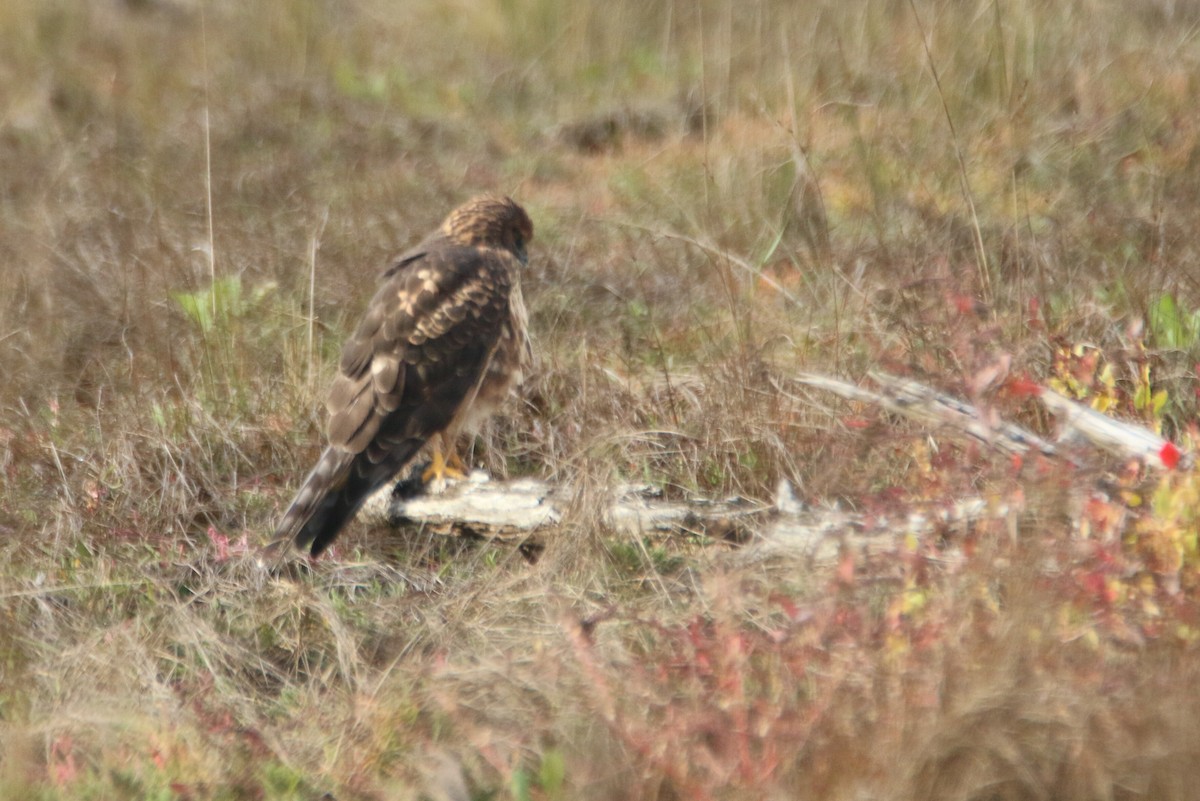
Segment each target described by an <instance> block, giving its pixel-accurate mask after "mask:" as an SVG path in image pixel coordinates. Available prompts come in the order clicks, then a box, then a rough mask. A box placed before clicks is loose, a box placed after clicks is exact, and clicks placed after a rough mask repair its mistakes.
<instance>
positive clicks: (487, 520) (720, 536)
mask: <svg viewBox="0 0 1200 801" xmlns="http://www.w3.org/2000/svg"><path fill="white" fill-rule="evenodd" d="M871 378H872V380H873V381H874V382H875V384H876V385H878V386H879V387H880V390H879V391H873V390H870V389H865V388H863V387H859V386H856V385H854V384H849V383H846V382H844V381H840V380H838V379H833V378H828V377H826V376H819V375H801V376H798V377H797V378H795V379H794V384H796V385H803V386H808V387H812V388H817V389H821V390H824V391H828V392H832V393H834V394H837V395H840V396H842V397H845V398H847V399H850V400H854V401H860V402H868V403H874V404H877V405H879V406H881V407H882V408H884V409H887V410H888V411H890V412H893V413H896V414H900V415H903V416H905V417H908V418H910V419H913V420H917V421H919V422H921V423H923V424H926V425H931V426H933V427H936V428H939V429H942V430H950V431H952V432H956V433H959V434H962V435H965V436H968V437H971V438H973V439H975V440H977V441H979V442H982V443H985V444H987V445H990V446H992V447H994V448H996V449H998V450H1000V451H1002V452H1005V453H1010V454H1011V453H1015V454H1020V453H1027V452H1030V451H1033V452H1037V453H1040V454H1041V455H1043V456H1045V457H1047V458H1050V459H1059V460H1062V461H1063V462H1064V463H1066V464H1071V465H1076V464H1077V462H1076V456H1074V455H1066V454H1064V453H1063V452H1062V449H1061V448H1059V447H1058V446H1057V445H1055V444H1052V443H1050V442H1048V441H1046V440H1044V439H1042V438H1041V437H1039V436H1037V435H1036V434H1034V433H1033V432H1031V431H1028V430H1026V429H1024V428H1021V427H1020V426H1017V425H1014V424H1011V423H1007V422H1005V421H1003V420H999V419H995V418H994V415H991V414H988V413H985V412H984V411H982V410H980V409H978V408H977V407H975V406H972V405H971V404H969V403H967V402H966V401H962V400H960V399H958V398H955V397H953V396H950V395H946V394H945V393H942V392H939V391H937V390H935V389H932V388H930V387H927V386H925V385H923V384H920V383H917V382H915V381H912V380H909V379H901V378H896V377H893V376H889V375H886V374H883V373H872V374H871ZM776 389H777V390H778V391H780V392H781V393H784V394H788V393H787V390H785V389H784V388H783V387H780V386H776ZM1037 396H1038V397H1039V398H1040V399H1041V401H1042V402H1043V403H1044V404H1045V405H1046V406H1047V408H1049V409H1050V410H1051V411H1052V412H1054V413H1055V414H1056V415H1057V416H1058V417H1059V418H1060V419H1061V420H1062V421H1063V428H1064V432H1065V434H1067V435H1069V436H1073V437H1080V438H1082V439H1084V440H1086V441H1087V442H1089V443H1090V444H1091V445H1093V446H1094V447H1096V448H1098V449H1100V450H1102V451H1106V452H1108V453H1112V454H1116V455H1118V456H1120V457H1121V458H1135V457H1136V458H1140V459H1142V460H1143V461H1144V462H1145V463H1146V464H1147V465H1149V466H1151V467H1156V468H1167V469H1171V468H1178V469H1191V468H1192V466H1193V458H1192V456H1191V454H1186V453H1182V452H1181V451H1179V450H1178V449H1177V448H1175V446H1174V445H1172V444H1171V443H1170V442H1168V441H1166V440H1164V439H1162V438H1161V437H1159V436H1158V435H1157V434H1154V433H1153V432H1151V431H1149V430H1148V429H1146V428H1144V427H1142V426H1139V425H1137V424H1135V423H1128V422H1123V421H1118V420H1114V419H1112V418H1109V417H1106V416H1104V415H1102V414H1100V413H1098V412H1096V411H1094V410H1092V409H1089V408H1087V407H1086V406H1083V405H1082V404H1079V403H1077V402H1075V401H1071V400H1068V399H1066V398H1063V397H1062V396H1060V395H1057V394H1055V393H1054V392H1052V391H1051V390H1049V389H1047V388H1044V387H1043V388H1038V392H1037ZM420 467H423V466H420ZM420 467H418V468H416V469H414V471H413V475H420ZM570 502H571V491H570V489H569V488H564V487H558V486H552V485H550V484H547V483H546V482H543V481H539V480H536V479H531V478H523V479H518V480H515V481H492V480H490V479H489V478H488V477H487V476H486V475H485V474H484V473H482V472H475V473H472V474H471V476H469V477H468V479H467V480H465V481H461V482H453V483H451V484H450V485H449V486H446V487H443V488H433V489H432V490H431V489H429V488H426V487H425V486H424V485H423V484H421V482H420V481H419V480H417V479H415V478H410V479H408V480H406V481H403V482H401V484H400V485H399V486H398V487H397V488H396V489H395V490H393V489H392V488H388V489H386V490H383V491H381V492H379V493H377V494H376V495H375V496H373V497H372V498H371V499H370V500H369V501H368V502H367V505H366V507H365V508H364V510H363V514H364V515H367V516H369V517H373V518H374V519H375V520H376V521H378V522H386V523H387V524H390V525H393V526H419V527H421V528H422V529H425V530H429V531H432V532H435V533H440V534H446V535H456V536H472V537H477V538H484V539H494V540H508V541H515V542H519V543H530V542H532V543H538V542H539V541H544V540H545V539H546V538H547V537H549V536H553V534H554V532H556V531H558V530H560V529H559V525H560V523H562V521H563V519H564V516H565V515H566V510H567V509H568V508H569V506H570ZM1021 512H1022V510H1021V509H1017V508H1012V507H1011V506H1010V505H1009V504H1007V503H1003V502H1000V501H989V500H987V499H984V498H968V499H965V500H957V501H947V502H945V503H944V504H925V505H923V506H920V507H914V506H910V507H908V508H906V509H904V510H901V511H899V512H898V513H896V514H895V515H892V516H881V515H878V514H876V515H871V516H866V515H861V514H854V513H850V512H846V511H842V510H839V509H814V508H810V507H807V506H805V505H804V504H803V503H801V502H800V501H798V500H797V499H796V497H795V495H794V494H793V492H792V488H791V485H790V484H788V483H787V482H786V481H783V482H780V484H779V487H778V488H777V490H776V493H775V498H774V499H773V501H772V502H771V503H763V502H755V501H749V500H746V499H743V498H730V499H726V500H709V499H703V498H697V499H687V500H668V499H666V498H665V497H664V494H663V492H662V491H661V490H658V489H656V488H653V487H647V486H634V485H626V486H621V487H617V488H615V489H613V490H612V491H611V492H610V493H609V497H608V500H607V502H606V503H605V504H604V505H603V509H602V511H601V515H600V521H601V525H603V526H605V527H607V528H608V529H610V530H611V531H612V532H613V533H614V534H615V535H617V536H624V537H637V538H645V537H652V538H667V537H671V536H675V535H683V536H688V537H692V538H699V539H701V540H706V541H715V542H727V543H731V544H736V545H744V546H746V548H747V551H748V554H749V555H751V556H753V555H767V554H773V553H786V554H793V555H800V556H804V557H808V558H812V559H815V560H817V561H827V560H831V559H834V558H836V557H837V555H838V554H839V552H840V551H841V550H842V549H843V548H846V547H850V548H854V549H857V550H865V551H868V552H870V551H873V550H888V549H891V548H894V547H895V544H896V542H897V539H898V538H899V537H901V536H904V535H908V534H923V533H928V532H930V531H934V530H937V529H942V528H947V527H949V528H955V527H961V526H965V525H971V524H974V523H978V522H981V521H1007V523H1008V525H1009V526H1010V527H1011V528H1012V530H1013V531H1015V530H1016V518H1017V516H1018V515H1019V514H1020V513H1021Z"/></svg>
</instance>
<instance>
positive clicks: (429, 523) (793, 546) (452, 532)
mask: <svg viewBox="0 0 1200 801" xmlns="http://www.w3.org/2000/svg"><path fill="white" fill-rule="evenodd" d="M568 501H569V498H568V497H567V495H566V494H565V493H564V492H563V491H562V489H561V488H555V487H552V486H551V485H549V484H547V483H546V482H543V481H539V480H536V479H530V478H522V479H517V480H515V481H493V480H491V479H489V478H488V477H487V476H486V475H485V474H484V473H482V472H479V471H476V472H474V473H472V474H471V476H470V477H469V478H468V479H467V480H466V481H460V482H451V483H450V484H449V485H448V486H446V487H444V488H443V489H441V491H437V492H431V493H428V494H421V495H419V496H417V497H414V498H408V499H405V498H396V497H393V495H392V490H391V489H390V488H389V489H388V490H385V491H381V492H379V493H376V495H375V496H373V497H372V498H371V499H370V500H369V501H368V502H367V505H366V506H365V507H364V509H363V512H362V514H364V515H365V516H367V517H368V519H374V520H375V521H376V522H379V523H387V524H389V525H392V526H396V527H404V526H419V527H421V528H422V529H423V530H427V531H431V532H434V533H438V534H444V535H447V536H470V537H475V538H483V539H489V540H498V541H502V542H513V543H528V542H533V543H538V544H542V543H545V542H546V541H547V540H548V539H549V538H551V537H553V536H554V534H555V532H556V531H558V530H560V529H559V523H561V521H562V520H563V516H564V513H565V510H566V509H567V507H568ZM1010 511H1011V510H1010V509H1009V507H1007V506H1006V505H1002V504H996V503H989V502H988V501H986V500H984V499H982V498H971V499H968V500H965V501H958V502H954V503H948V504H946V505H943V506H933V505H926V506H924V507H921V508H919V509H915V508H914V509H908V510H906V511H905V512H904V513H901V514H897V515H895V516H893V517H885V516H879V515H873V516H870V517H868V516H865V515H861V514H854V513H849V512H844V511H841V510H838V509H812V508H807V507H805V506H804V505H803V504H802V503H800V502H799V501H797V500H796V498H795V496H794V494H793V492H792V488H791V485H790V484H789V483H788V482H786V481H783V482H780V485H779V487H778V489H777V491H776V497H775V499H774V502H773V503H770V504H764V503H756V502H753V501H748V500H745V499H741V498H732V499H728V500H724V501H711V500H704V499H697V500H692V501H671V500H666V499H664V498H663V497H662V493H661V492H660V491H658V490H655V489H654V488H651V487H647V486H633V485H627V486H623V487H619V488H617V489H616V490H614V491H613V493H612V495H611V498H610V500H609V502H608V504H607V505H606V507H605V509H604V513H603V516H602V518H601V520H602V524H603V525H605V526H606V527H608V528H609V529H610V530H611V531H612V533H613V534H614V535H615V536H617V537H618V538H620V537H629V538H651V539H669V538H670V537H674V536H682V537H689V538H692V539H699V540H700V541H710V542H718V543H720V542H724V543H728V544H730V545H739V546H744V548H745V549H746V551H747V555H748V556H750V557H752V558H753V557H758V556H769V555H775V554H786V555H790V556H799V557H806V558H811V559H813V560H815V561H818V562H828V561H832V560H834V559H836V558H837V556H838V554H839V553H840V551H841V549H842V548H844V547H850V548H853V549H855V550H857V551H860V552H862V551H865V552H868V553H871V552H877V551H884V550H888V549H891V548H893V547H895V544H896V542H897V540H898V538H899V537H902V536H904V535H907V534H922V533H927V532H929V531H932V530H935V529H938V528H944V527H948V526H949V527H954V526H959V525H964V524H970V523H974V522H978V521H980V520H984V519H990V520H997V519H1003V518H1005V517H1006V516H1007V515H1009V514H1010Z"/></svg>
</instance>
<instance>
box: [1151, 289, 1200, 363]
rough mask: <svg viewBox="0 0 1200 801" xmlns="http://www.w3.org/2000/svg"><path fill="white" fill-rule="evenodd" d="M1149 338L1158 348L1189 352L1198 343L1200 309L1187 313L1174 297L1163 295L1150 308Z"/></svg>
mask: <svg viewBox="0 0 1200 801" xmlns="http://www.w3.org/2000/svg"><path fill="white" fill-rule="evenodd" d="M1149 317H1150V336H1151V340H1152V341H1153V343H1154V344H1155V345H1156V346H1158V347H1160V348H1170V349H1173V350H1190V349H1192V348H1193V347H1195V346H1196V343H1197V342H1200V309H1195V310H1193V311H1190V312H1189V311H1188V310H1187V309H1185V308H1183V307H1181V306H1180V305H1179V302H1178V301H1177V300H1176V299H1175V296H1174V295H1171V294H1169V293H1167V294H1163V295H1162V296H1161V297H1160V298H1159V299H1158V300H1157V301H1156V302H1155V303H1154V304H1153V305H1152V306H1151V307H1150V315H1149Z"/></svg>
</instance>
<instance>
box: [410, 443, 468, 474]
mask: <svg viewBox="0 0 1200 801" xmlns="http://www.w3.org/2000/svg"><path fill="white" fill-rule="evenodd" d="M445 444H446V438H445V437H443V436H441V435H438V438H437V440H436V441H435V442H434V443H433V458H432V460H431V462H430V464H429V467H426V468H425V472H424V473H422V474H421V480H422V481H423V482H425V483H426V484H428V483H430V482H431V481H434V480H437V479H440V480H442V481H445V480H446V479H449V478H452V479H455V480H456V481H462V480H463V479H465V478H466V477H467V466H466V465H465V464H463V463H462V459H459V458H458V454H457V453H455V452H454V448H453V447H451V448H449V449H448V452H447V453H446V454H443V453H442V448H444V447H445Z"/></svg>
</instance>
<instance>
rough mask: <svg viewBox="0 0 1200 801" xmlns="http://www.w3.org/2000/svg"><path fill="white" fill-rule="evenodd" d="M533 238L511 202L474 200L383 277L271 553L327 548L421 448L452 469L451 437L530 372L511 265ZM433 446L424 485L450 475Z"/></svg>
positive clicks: (521, 260)
mask: <svg viewBox="0 0 1200 801" xmlns="http://www.w3.org/2000/svg"><path fill="white" fill-rule="evenodd" d="M532 237H533V223H532V222H530V220H529V216H528V215H527V214H526V213H525V210H524V209H522V208H521V207H520V206H518V205H517V204H516V203H515V202H513V201H512V200H511V199H510V198H507V197H492V196H484V197H477V198H475V199H473V200H470V201H468V202H467V203H465V204H463V205H462V206H460V207H459V208H457V209H455V210H454V211H452V212H450V216H448V217H447V218H446V220H445V222H443V223H442V225H441V227H440V228H438V230H437V231H435V232H433V233H432V234H430V235H429V236H428V237H426V238H425V239H424V241H422V242H421V244H419V245H417V246H416V247H414V248H413V249H411V250H409V251H407V252H406V253H404V254H402V255H401V256H399V257H398V258H397V259H395V260H394V261H393V262H392V263H391V265H390V266H389V267H388V268H387V269H386V270H385V271H384V273H383V284H382V286H380V287H379V291H377V292H376V293H375V297H373V298H372V299H371V302H370V304H369V305H368V306H367V313H366V316H365V317H363V320H362V322H361V323H359V325H358V329H357V330H356V331H355V332H354V334H353V336H351V337H350V339H349V341H347V342H346V344H345V347H344V348H343V349H342V359H341V363H340V364H339V366H338V374H337V377H336V378H335V379H334V381H333V386H332V387H331V388H330V390H329V400H328V401H327V402H326V406H327V407H328V410H329V427H328V438H329V446H328V447H327V448H326V449H325V452H324V453H323V454H321V458H320V459H319V460H318V461H317V465H316V467H314V468H313V469H312V472H310V473H309V474H308V478H306V479H305V480H304V485H303V486H302V487H301V488H300V491H299V492H298V493H297V494H296V498H295V500H293V501H292V505H291V506H290V507H288V510H287V511H286V512H284V514H283V518H282V519H281V520H280V521H279V526H278V528H277V529H276V530H275V536H274V538H273V539H272V541H271V545H270V546H269V548H270V549H271V550H276V549H280V548H282V547H283V546H286V544H287V543H288V542H289V541H293V542H295V543H296V545H297V547H299V548H301V549H303V548H305V547H306V546H311V552H312V554H313V555H314V556H315V555H316V554H319V553H320V552H321V551H323V550H325V548H326V547H327V546H328V545H329V544H330V543H331V542H333V539H334V538H335V537H336V536H337V534H338V532H339V531H340V530H341V529H342V527H343V526H344V525H345V524H346V523H347V522H348V521H349V520H350V518H352V517H353V516H354V513H355V512H357V511H358V509H359V507H360V506H361V505H362V503H363V501H365V500H366V498H367V496H368V495H370V494H371V493H372V492H374V491H375V490H377V489H379V488H380V487H381V486H383V485H384V484H386V483H387V482H388V481H390V480H392V479H393V478H395V476H396V474H397V473H399V472H400V470H401V469H402V468H403V467H404V466H405V465H407V464H408V463H409V462H410V461H412V459H413V458H414V457H415V456H416V455H417V452H418V451H420V450H421V448H422V447H424V445H425V444H426V442H428V441H429V440H430V439H433V438H435V437H438V438H440V439H441V444H442V446H443V447H444V448H446V449H450V452H449V456H450V459H449V462H450V463H451V464H453V463H454V462H455V461H456V459H455V458H454V456H453V451H452V449H453V447H454V442H455V439H456V437H457V435H458V434H459V432H461V431H463V430H470V429H472V428H473V427H474V426H475V425H477V424H478V423H480V422H482V421H483V420H484V419H485V418H486V417H487V416H488V415H489V414H490V413H491V412H492V411H493V410H494V409H495V408H496V406H498V405H499V403H500V402H501V401H502V400H504V398H505V397H506V396H507V395H508V393H509V391H510V390H511V389H513V388H514V387H515V386H516V385H517V384H519V383H520V381H521V379H522V373H523V371H524V370H525V369H526V368H527V367H528V366H529V363H530V358H531V351H530V346H529V337H528V334H527V331H526V320H525V304H524V302H523V300H522V298H521V282H520V267H521V266H522V265H523V264H525V262H526V252H525V246H526V244H527V243H528V242H529V240H530V239H531V238H532ZM437 444H438V443H436V442H435V443H434V445H435V447H434V453H433V456H432V458H433V464H432V465H431V467H430V468H429V470H427V471H426V473H425V475H424V478H425V480H429V478H430V476H431V474H436V475H441V476H445V475H454V474H455V473H456V472H457V471H455V470H453V469H452V468H451V467H450V466H449V465H448V464H447V460H446V459H445V458H444V457H443V453H442V449H440V448H438V447H437ZM460 466H461V463H460ZM460 475H461V474H460Z"/></svg>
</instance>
